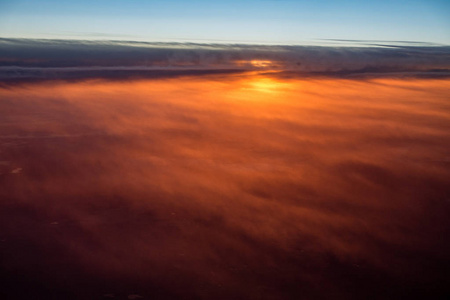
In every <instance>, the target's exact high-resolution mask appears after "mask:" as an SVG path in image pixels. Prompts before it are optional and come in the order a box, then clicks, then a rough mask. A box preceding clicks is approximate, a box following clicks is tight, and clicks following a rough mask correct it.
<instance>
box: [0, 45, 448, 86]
mask: <svg viewBox="0 0 450 300" xmlns="http://www.w3.org/2000/svg"><path fill="white" fill-rule="evenodd" d="M267 70H270V71H276V72H281V73H287V74H290V75H293V76H335V77H336V76H337V77H348V76H378V77H380V76H381V77H383V76H412V77H427V76H428V77H437V76H439V77H447V76H449V74H450V47H449V46H438V45H428V44H411V43H404V42H403V43H401V42H398V43H389V44H388V43H381V42H379V43H377V42H376V41H374V42H373V44H370V43H369V44H368V43H366V44H364V45H359V44H358V46H352V47H350V46H348V47H338V46H333V47H324V46H321V47H320V46H289V45H287V46H266V45H239V44H230V45H226V44H196V43H147V42H132V41H122V42H118V41H103V42H100V41H73V40H32V39H5V38H3V39H0V80H2V81H5V80H15V79H17V80H20V79H22V80H25V79H83V78H130V77H132V78H136V77H140V78H154V77H165V76H180V75H203V74H208V73H210V72H211V73H220V72H223V73H229V72H239V71H240V72H245V71H267Z"/></svg>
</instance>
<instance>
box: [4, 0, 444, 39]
mask: <svg viewBox="0 0 450 300" xmlns="http://www.w3.org/2000/svg"><path fill="white" fill-rule="evenodd" d="M0 36H1V37H26V38H68V39H80V38H81V39H117V40H120V39H126V40H146V41H204V42H216V41H218V42H244V43H245V42H248V43H275V44H277V43H281V44H286V43H287V44H298V43H305V42H306V43H307V42H312V41H317V40H321V39H351V40H387V41H421V42H433V43H441V44H450V1H438V0H408V1H398V0H393V1H384V0H383V1H353V0H348V1H320V0H319V1H290V0H250V1H242V0H241V1H233V0H231V1H220V2H219V1H204V0H190V1H179V0H166V1H140V0H128V1H122V0H116V1H114V0H107V1H106V0H99V1H86V0H79V1H65V0H58V1H56V0H45V1H36V0H35V1H32V0H0Z"/></svg>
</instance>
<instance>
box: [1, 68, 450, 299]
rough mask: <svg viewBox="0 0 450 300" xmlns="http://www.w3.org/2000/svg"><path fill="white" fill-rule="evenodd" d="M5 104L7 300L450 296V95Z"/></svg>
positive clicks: (52, 90)
mask: <svg viewBox="0 0 450 300" xmlns="http://www.w3.org/2000/svg"><path fill="white" fill-rule="evenodd" d="M0 99H1V101H0V111H1V112H6V113H4V114H2V115H1V118H0V133H1V134H0V278H1V279H2V283H3V284H2V287H1V288H0V293H1V296H2V298H3V299H86V300H88V299H105V298H106V299H107V298H111V297H114V298H115V299H132V298H135V297H138V296H142V297H145V298H144V299H224V300H225V299H267V300H272V299H293V300H294V299H295V300H296V299H306V300H316V299H345V300H348V299H355V300H359V299H414V298H419V299H421V298H427V297H428V298H432V299H445V298H446V295H448V293H449V287H450V282H449V277H448V270H449V267H450V266H449V262H450V257H449V255H450V244H449V242H448V238H447V237H448V236H449V234H450V232H449V230H450V223H449V222H450V221H449V220H450V218H449V216H450V206H449V203H450V202H449V195H450V186H449V185H448V179H449V178H450V168H449V153H448V149H449V148H450V114H449V111H450V107H449V103H448V80H443V79H439V80H437V79H436V80H417V79H415V80H398V79H395V80H394V79H374V80H370V81H363V80H341V79H330V78H326V79H324V78H320V79H318V78H309V79H302V80H300V79H298V78H289V79H280V78H273V77H267V76H261V75H255V74H233V75H227V76H225V75H218V74H216V75H214V76H212V75H211V76H201V77H194V76H192V77H189V78H170V79H165V80H135V81H103V80H93V81H82V82H63V81H56V82H54V81H49V82H41V83H38V84H36V83H33V84H29V85H23V86H22V85H19V86H10V87H8V88H7V89H2V88H0ZM424 99H426V101H424ZM130 297H131V298H130Z"/></svg>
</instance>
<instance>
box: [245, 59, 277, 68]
mask: <svg viewBox="0 0 450 300" xmlns="http://www.w3.org/2000/svg"><path fill="white" fill-rule="evenodd" d="M250 64H251V65H252V66H254V67H258V68H266V67H270V66H272V65H273V63H272V61H270V60H257V59H254V60H252V61H250Z"/></svg>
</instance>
